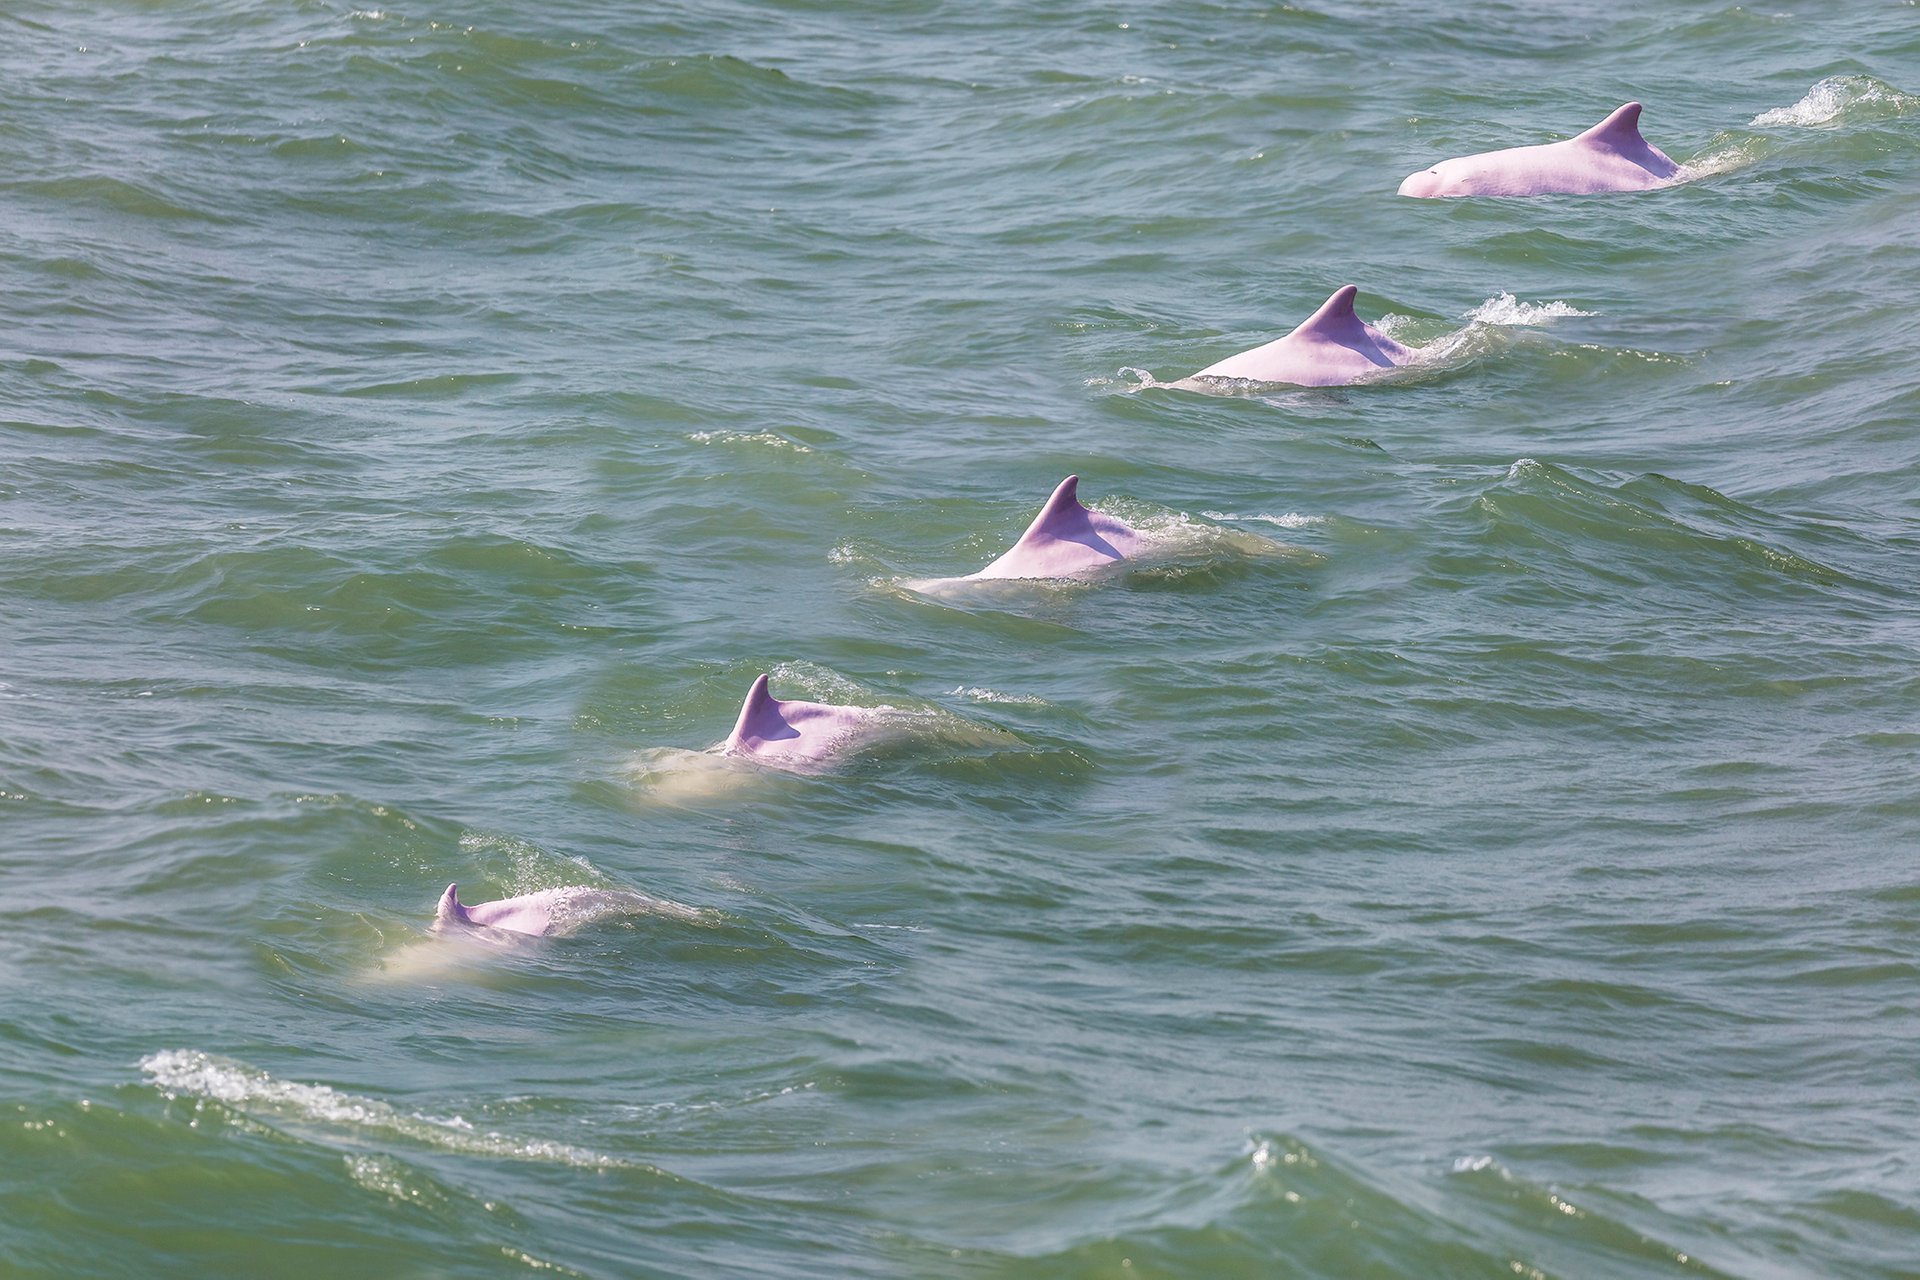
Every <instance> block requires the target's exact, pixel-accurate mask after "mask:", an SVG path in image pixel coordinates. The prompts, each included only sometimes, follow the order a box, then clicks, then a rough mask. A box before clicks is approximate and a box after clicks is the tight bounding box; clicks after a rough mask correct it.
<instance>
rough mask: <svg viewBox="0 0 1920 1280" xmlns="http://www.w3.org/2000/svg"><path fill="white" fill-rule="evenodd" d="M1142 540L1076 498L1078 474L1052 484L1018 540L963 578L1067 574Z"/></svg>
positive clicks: (1125, 554)
mask: <svg viewBox="0 0 1920 1280" xmlns="http://www.w3.org/2000/svg"><path fill="white" fill-rule="evenodd" d="M1146 546H1147V539H1146V538H1145V537H1144V536H1142V534H1141V533H1140V532H1139V530H1137V529H1135V528H1134V527H1133V526H1132V525H1130V524H1128V523H1127V522H1126V521H1124V520H1120V519H1118V518H1116V517H1114V516H1110V515H1108V514H1106V513H1105V512H1104V511H1095V510H1093V509H1092V508H1090V507H1087V506H1085V505H1084V504H1082V503H1081V501H1080V477H1079V476H1068V477H1067V478H1066V479H1065V480H1062V481H1061V482H1060V483H1059V484H1058V485H1056V486H1055V487H1054V490H1053V494H1052V496H1051V497H1049V498H1048V499H1047V501H1046V505H1045V506H1043V507H1041V508H1040V514H1039V515H1037V516H1035V517H1034V518H1033V523H1032V524H1029V525H1028V526H1027V531H1026V532H1025V533H1023V534H1021V535H1020V540H1019V541H1018V542H1016V543H1014V544H1013V546H1012V547H1010V548H1008V550H1007V551H1006V552H1004V553H1003V554H1002V555H1001V556H1000V557H999V558H998V559H996V560H995V561H993V563H991V564H989V565H988V566H987V567H986V568H984V569H980V570H977V571H976V572H973V573H970V574H968V575H967V576H966V579H965V580H972V581H981V580H988V579H994V578H1071V577H1075V576H1077V575H1080V574H1084V573H1088V572H1091V571H1093V570H1096V569H1104V568H1106V567H1107V566H1108V565H1110V564H1114V563H1116V562H1117V561H1121V560H1125V559H1128V558H1129V557H1132V556H1136V555H1138V554H1140V552H1141V551H1142V550H1144V549H1145V548H1146Z"/></svg>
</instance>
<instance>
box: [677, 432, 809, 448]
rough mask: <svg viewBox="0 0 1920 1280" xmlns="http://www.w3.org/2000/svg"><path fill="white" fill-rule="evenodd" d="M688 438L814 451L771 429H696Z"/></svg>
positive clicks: (701, 440) (709, 441) (714, 442)
mask: <svg viewBox="0 0 1920 1280" xmlns="http://www.w3.org/2000/svg"><path fill="white" fill-rule="evenodd" d="M687 439H689V440H691V441H693V443H695V444H748V445H765V446H767V447H768V448H772V449H791V450H792V451H793V452H795V453H812V452H813V450H812V449H809V448H808V447H807V446H806V445H804V444H801V443H800V442H799V441H798V440H789V439H787V438H786V437H785V436H782V435H775V434H774V433H773V432H771V431H753V432H747V431H695V432H692V433H690V434H689V435H688V436H687Z"/></svg>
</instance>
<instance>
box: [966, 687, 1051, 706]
mask: <svg viewBox="0 0 1920 1280" xmlns="http://www.w3.org/2000/svg"><path fill="white" fill-rule="evenodd" d="M948 696H949V697H955V698H971V699H973V700H974V701H975V702H1006V703H1011V704H1013V705H1015V706H1021V707H1044V706H1046V705H1047V700H1046V699H1045V698H1038V697H1035V696H1034V695H1033V694H1030V693H1001V692H1000V691H999V690H998V689H982V688H980V687H978V686H974V687H972V688H967V687H965V686H955V687H954V688H953V689H951V690H949V691H948Z"/></svg>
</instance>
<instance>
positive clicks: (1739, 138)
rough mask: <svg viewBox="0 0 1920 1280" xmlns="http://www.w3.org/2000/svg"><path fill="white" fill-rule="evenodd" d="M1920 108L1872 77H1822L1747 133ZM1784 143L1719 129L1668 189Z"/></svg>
mask: <svg viewBox="0 0 1920 1280" xmlns="http://www.w3.org/2000/svg"><path fill="white" fill-rule="evenodd" d="M1916 107H1920V97H1916V96H1914V95H1913V94H1909V93H1902V92H1901V91H1900V90H1898V89H1896V88H1894V87H1893V86H1892V85H1890V84H1887V83H1886V82H1885V81H1883V80H1876V79H1874V78H1873V77H1872V76H1863V75H1853V76H1828V77H1827V78H1826V79H1824V80H1820V81H1817V82H1816V83H1815V84H1814V85H1813V86H1812V87H1811V88H1809V89H1808V90H1807V92H1806V94H1805V95H1804V96H1803V97H1801V99H1800V100H1799V101H1798V102H1795V103H1793V104H1792V105H1791V106H1785V107H1774V108H1772V109H1771V110H1768V111H1762V112H1761V113H1760V114H1758V115H1756V116H1754V117H1753V119H1751V120H1749V121H1747V123H1746V126H1745V127H1746V128H1748V129H1766V130H1779V129H1837V128H1842V127H1845V126H1848V125H1855V124H1868V123H1871V122H1874V121H1878V120H1886V119H1891V118H1893V117H1897V116H1900V115H1903V114H1905V113H1906V112H1909V111H1912V110H1914V109H1915V108H1916ZM1783 145H1784V143H1783V140H1782V139H1780V138H1779V137H1778V136H1777V135H1774V134H1759V135H1754V134H1743V133H1741V132H1740V131H1739V130H1732V129H1728V130H1722V131H1721V132H1720V133H1718V134H1716V135H1714V137H1713V138H1711V139H1710V140H1709V141H1708V142H1707V144H1706V145H1705V146H1704V147H1702V148H1701V149H1700V151H1699V152H1698V153H1697V154H1696V155H1695V156H1694V157H1693V158H1692V159H1690V160H1688V161H1687V162H1686V163H1684V164H1682V165H1681V166H1680V172H1679V173H1677V174H1675V175H1674V178H1673V181H1672V182H1671V183H1669V184H1668V185H1669V186H1681V185H1683V184H1685V183H1689V182H1697V181H1699V180H1700V179H1702V178H1711V177H1715V176H1718V175H1720V174H1725V173H1733V172H1735V171H1737V170H1741V169H1746V168H1750V167H1752V166H1754V165H1756V164H1759V163H1760V162H1762V161H1764V160H1766V159H1767V158H1768V157H1769V156H1771V155H1774V154H1776V153H1777V152H1778V151H1779V149H1780V148H1781V147H1782V146H1783Z"/></svg>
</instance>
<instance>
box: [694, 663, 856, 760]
mask: <svg viewBox="0 0 1920 1280" xmlns="http://www.w3.org/2000/svg"><path fill="white" fill-rule="evenodd" d="M886 710H887V709H884V708H879V707H849V706H841V705H839V704H836V703H830V702H803V701H801V700H800V699H798V698H792V699H787V700H784V701H783V700H782V699H779V698H776V697H774V696H773V695H772V694H771V693H769V692H768V691H767V677H766V676H765V675H762V676H761V677H760V678H759V679H757V680H755V681H754V682H753V687H752V688H751V689H749V690H747V700H746V701H745V702H743V703H741V704H740V717H739V719H738V720H736V721H735V722H734V725H733V732H732V733H730V734H728V735H727V740H726V741H725V742H724V743H722V744H721V745H720V749H721V751H722V752H724V753H725V754H727V755H730V756H744V757H746V758H748V759H752V760H759V761H763V762H765V763H768V764H774V765H780V766H784V767H787V768H795V767H798V768H801V769H805V768H808V767H810V766H817V765H821V764H824V763H826V762H828V761H830V760H833V759H835V758H836V757H838V756H841V755H843V754H845V753H846V752H848V751H849V750H851V749H853V748H854V747H856V746H858V745H859V743H860V742H861V740H862V739H863V738H865V737H867V736H870V735H869V734H868V732H867V731H868V730H870V729H872V728H873V727H874V726H875V724H876V722H877V721H879V719H880V717H881V716H883V715H884V714H885V712H886Z"/></svg>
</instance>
